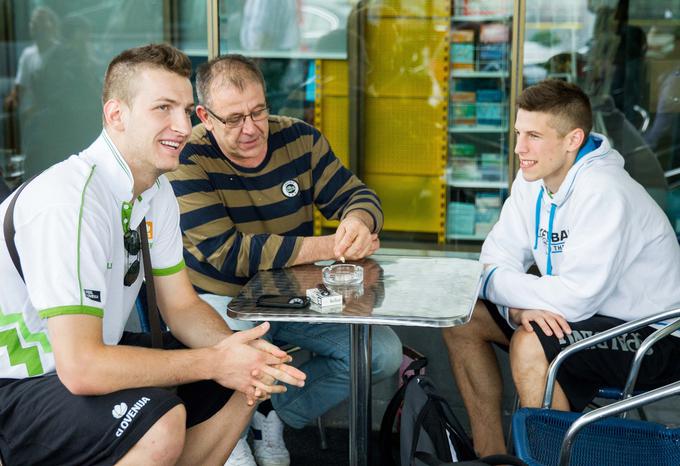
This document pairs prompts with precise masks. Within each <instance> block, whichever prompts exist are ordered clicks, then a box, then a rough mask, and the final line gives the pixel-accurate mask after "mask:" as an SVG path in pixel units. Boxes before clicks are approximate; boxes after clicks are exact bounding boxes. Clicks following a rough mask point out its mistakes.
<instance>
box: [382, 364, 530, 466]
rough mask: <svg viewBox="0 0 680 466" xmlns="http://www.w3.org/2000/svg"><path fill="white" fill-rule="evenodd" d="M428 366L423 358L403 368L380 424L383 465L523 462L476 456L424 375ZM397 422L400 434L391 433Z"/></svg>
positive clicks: (457, 424)
mask: <svg viewBox="0 0 680 466" xmlns="http://www.w3.org/2000/svg"><path fill="white" fill-rule="evenodd" d="M426 365H427V359H426V358H424V357H423V358H421V359H415V360H414V361H413V362H412V363H411V364H410V365H409V366H408V367H407V368H406V369H405V370H404V375H403V376H402V378H403V382H404V383H403V385H402V386H401V387H400V388H399V390H398V391H397V393H396V394H395V395H394V397H393V398H392V400H391V401H390V403H389V405H388V406H387V409H386V410H385V415H384V416H383V419H382V423H381V426H380V461H381V466H425V465H428V466H444V465H447V464H454V463H455V464H456V465H459V466H462V465H485V464H512V465H524V464H525V463H523V462H522V461H521V460H519V459H517V458H516V457H514V456H508V455H494V456H489V457H485V458H478V457H477V455H476V453H475V450H474V448H473V446H472V440H471V439H470V437H469V436H468V434H467V433H466V432H465V430H464V429H463V427H462V425H461V424H460V422H459V421H458V419H457V418H456V416H455V415H454V414H453V411H452V410H451V407H450V406H449V404H448V402H447V401H446V399H445V398H444V397H442V396H441V395H440V394H439V393H438V392H437V389H436V387H435V386H434V384H433V383H432V381H431V380H430V378H428V377H427V376H426V375H424V369H425V366H426ZM409 372H411V374H409ZM395 421H398V428H397V429H398V434H394V433H393V432H392V431H393V427H394V425H395ZM397 447H398V448H397ZM395 450H398V455H397V454H395Z"/></svg>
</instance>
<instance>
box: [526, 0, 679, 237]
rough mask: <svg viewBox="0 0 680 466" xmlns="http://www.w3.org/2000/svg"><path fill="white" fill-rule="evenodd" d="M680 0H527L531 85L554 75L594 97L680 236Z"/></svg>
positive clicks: (599, 118)
mask: <svg viewBox="0 0 680 466" xmlns="http://www.w3.org/2000/svg"><path fill="white" fill-rule="evenodd" d="M678 15H679V13H678V2H677V1H675V0H654V1H652V0H644V1H643V0H620V1H617V0H580V1H575V2H568V4H567V3H565V2H562V3H559V2H553V1H547V0H541V1H535V2H528V3H527V21H526V32H525V36H526V40H525V43H524V84H525V85H529V84H532V83H534V82H537V81H539V80H541V79H545V78H549V77H554V78H559V79H566V80H568V81H572V82H576V83H578V84H579V85H580V86H581V87H583V89H584V90H585V91H586V92H587V93H588V95H589V96H590V99H591V102H592V105H593V113H594V130H595V131H597V132H599V133H602V134H605V135H606V136H607V137H608V138H609V140H610V142H611V143H612V145H613V146H614V148H615V149H617V150H618V151H619V152H620V153H621V155H623V157H624V159H625V168H626V170H627V171H628V172H629V173H630V175H631V176H632V177H633V178H634V179H635V180H637V181H638V182H639V183H640V184H642V185H643V186H644V187H645V189H646V190H647V191H648V192H649V194H650V195H651V196H652V197H653V198H654V199H655V200H656V202H657V203H658V204H659V206H661V208H662V209H663V210H664V211H665V212H666V213H667V215H668V217H669V219H670V221H671V224H672V225H673V227H674V228H675V231H676V232H677V233H678V234H680V174H679V171H680V18H679V17H678Z"/></svg>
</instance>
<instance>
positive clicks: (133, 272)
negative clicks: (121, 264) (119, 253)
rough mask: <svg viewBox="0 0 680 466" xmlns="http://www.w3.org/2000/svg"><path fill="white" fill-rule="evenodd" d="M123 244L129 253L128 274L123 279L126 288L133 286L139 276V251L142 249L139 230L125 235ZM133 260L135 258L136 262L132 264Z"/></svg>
mask: <svg viewBox="0 0 680 466" xmlns="http://www.w3.org/2000/svg"><path fill="white" fill-rule="evenodd" d="M123 244H124V245H125V250H126V251H127V260H126V268H127V272H125V276H124V277H123V284H124V285H125V286H131V285H132V284H133V283H134V282H135V281H137V277H138V276H139V251H140V250H141V249H142V242H141V240H140V238H139V232H138V231H137V230H128V232H127V233H125V236H123ZM132 258H134V260H133V261H132V263H130V260H131V259H132Z"/></svg>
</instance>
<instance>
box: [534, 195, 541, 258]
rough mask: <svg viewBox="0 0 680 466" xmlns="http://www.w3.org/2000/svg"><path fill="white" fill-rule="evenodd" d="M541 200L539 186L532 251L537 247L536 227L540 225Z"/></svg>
mask: <svg viewBox="0 0 680 466" xmlns="http://www.w3.org/2000/svg"><path fill="white" fill-rule="evenodd" d="M542 199H543V186H541V190H540V191H539V192H538V197H537V198H536V230H535V232H534V234H535V237H536V238H535V239H534V249H536V248H537V247H538V225H539V223H541V200H542Z"/></svg>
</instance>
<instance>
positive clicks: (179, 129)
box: [172, 109, 191, 136]
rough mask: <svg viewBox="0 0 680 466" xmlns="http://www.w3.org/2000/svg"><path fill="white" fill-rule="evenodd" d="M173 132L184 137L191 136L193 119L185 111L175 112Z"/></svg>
mask: <svg viewBox="0 0 680 466" xmlns="http://www.w3.org/2000/svg"><path fill="white" fill-rule="evenodd" d="M173 113H174V115H173V118H172V130H173V131H174V132H176V133H179V134H181V135H182V136H188V135H189V134H191V117H190V116H189V115H187V114H186V112H185V111H184V110H183V109H178V110H177V111H176V112H173Z"/></svg>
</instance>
